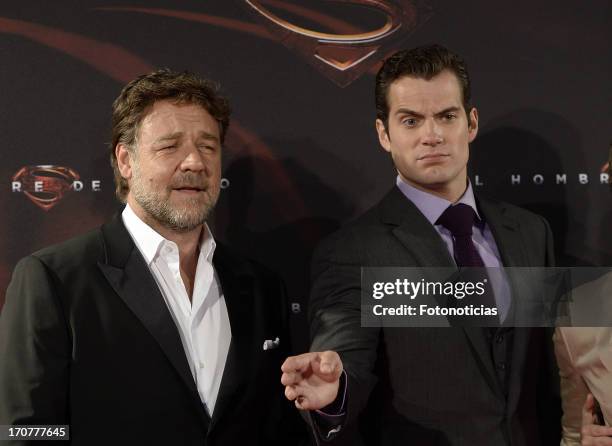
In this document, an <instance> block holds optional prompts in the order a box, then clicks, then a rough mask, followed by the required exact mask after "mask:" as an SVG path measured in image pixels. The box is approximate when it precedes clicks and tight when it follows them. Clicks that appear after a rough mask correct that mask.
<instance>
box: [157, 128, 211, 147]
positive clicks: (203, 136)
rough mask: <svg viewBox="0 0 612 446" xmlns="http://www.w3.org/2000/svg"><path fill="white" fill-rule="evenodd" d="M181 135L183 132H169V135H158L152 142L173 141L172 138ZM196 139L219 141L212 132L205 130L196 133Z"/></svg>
mask: <svg viewBox="0 0 612 446" xmlns="http://www.w3.org/2000/svg"><path fill="white" fill-rule="evenodd" d="M183 135H184V133H183V132H175V133H170V134H169V135H164V136H160V137H159V138H157V139H156V140H155V141H154V143H153V144H159V143H160V142H166V141H174V140H177V139H180V138H181V137H182V136H183ZM198 139H209V140H211V141H214V142H216V143H218V142H219V138H218V137H216V136H215V135H213V134H212V133H208V132H205V131H201V132H200V133H198Z"/></svg>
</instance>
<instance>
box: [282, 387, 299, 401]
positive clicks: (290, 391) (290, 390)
mask: <svg viewBox="0 0 612 446" xmlns="http://www.w3.org/2000/svg"><path fill="white" fill-rule="evenodd" d="M298 396H299V395H298V393H297V390H296V389H295V387H293V386H287V387H285V397H286V398H287V399H288V400H289V401H293V400H294V399H296V398H297V397H298Z"/></svg>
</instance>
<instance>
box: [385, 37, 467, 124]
mask: <svg viewBox="0 0 612 446" xmlns="http://www.w3.org/2000/svg"><path fill="white" fill-rule="evenodd" d="M444 70H449V71H451V72H452V73H453V74H454V75H455V76H456V77H457V80H458V81H459V85H460V87H461V96H462V100H463V108H464V109H465V112H466V114H468V113H469V110H470V108H471V107H470V95H471V93H470V76H469V75H468V72H467V68H466V66H465V62H464V61H463V59H462V58H461V57H459V56H458V55H457V54H455V53H453V52H452V51H450V50H449V49H447V48H445V47H443V46H442V45H429V46H421V47H417V48H413V49H411V50H402V51H398V52H397V53H395V54H393V55H392V56H390V57H389V58H387V59H386V60H385V61H384V63H383V65H382V67H381V68H380V70H378V74H377V75H376V87H375V89H374V96H375V98H376V117H377V118H378V119H380V120H381V121H382V122H383V123H384V124H385V127H387V120H388V118H389V102H388V99H387V94H388V92H389V87H390V86H391V84H392V83H393V82H394V81H396V80H397V79H399V78H402V77H404V76H410V77H415V78H421V79H426V80H430V79H431V78H433V77H434V76H437V75H438V74H440V73H441V72H442V71H444Z"/></svg>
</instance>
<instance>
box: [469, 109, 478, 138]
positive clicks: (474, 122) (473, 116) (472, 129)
mask: <svg viewBox="0 0 612 446" xmlns="http://www.w3.org/2000/svg"><path fill="white" fill-rule="evenodd" d="M477 134H478V110H476V107H472V109H471V110H470V113H469V114H468V142H472V141H474V139H476V135H477Z"/></svg>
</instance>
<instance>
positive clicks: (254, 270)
mask: <svg viewBox="0 0 612 446" xmlns="http://www.w3.org/2000/svg"><path fill="white" fill-rule="evenodd" d="M216 244H217V246H216V248H215V254H214V256H213V263H214V266H215V269H217V270H221V272H222V273H229V274H231V275H233V276H239V277H246V276H250V277H251V278H252V279H255V280H257V281H263V282H276V283H279V282H282V280H281V278H280V276H279V275H278V274H277V273H276V272H274V271H272V270H271V269H269V268H268V267H266V266H264V265H263V264H261V263H259V262H257V261H255V260H253V259H250V258H248V257H246V256H244V255H243V254H240V253H239V252H238V251H236V250H234V249H232V248H231V247H230V246H228V245H226V244H225V243H223V242H216Z"/></svg>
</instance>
